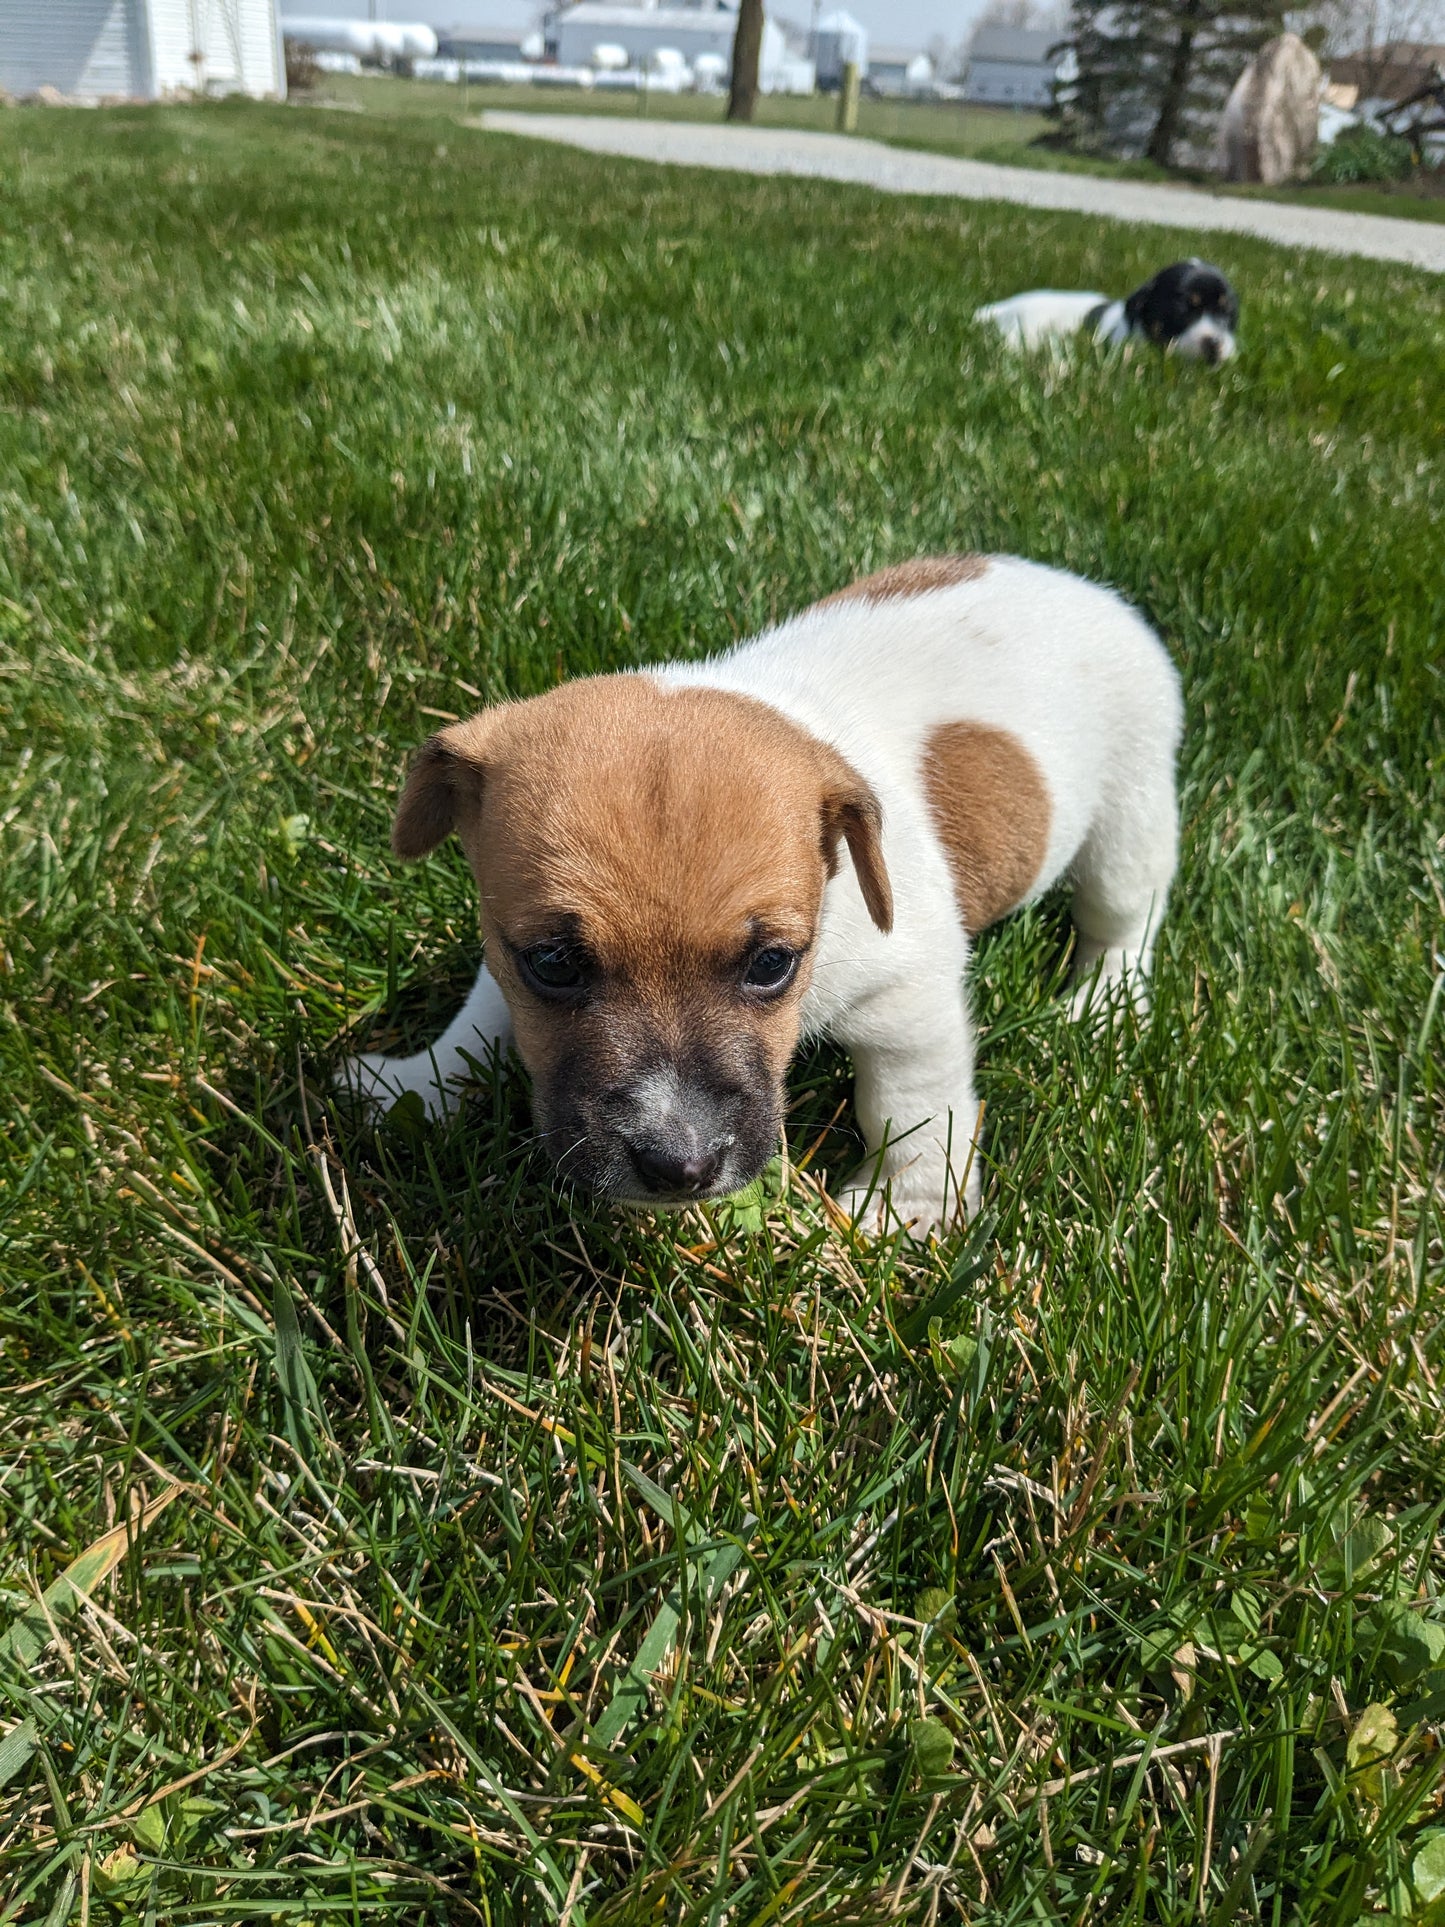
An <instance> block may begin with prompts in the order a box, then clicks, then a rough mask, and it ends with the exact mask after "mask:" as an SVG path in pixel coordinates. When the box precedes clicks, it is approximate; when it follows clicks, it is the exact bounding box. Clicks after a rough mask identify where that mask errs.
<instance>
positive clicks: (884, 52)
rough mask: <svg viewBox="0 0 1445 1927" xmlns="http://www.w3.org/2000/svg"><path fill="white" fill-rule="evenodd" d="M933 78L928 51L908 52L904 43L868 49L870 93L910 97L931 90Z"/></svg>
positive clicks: (931, 63)
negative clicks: (901, 45) (926, 52)
mask: <svg viewBox="0 0 1445 1927" xmlns="http://www.w3.org/2000/svg"><path fill="white" fill-rule="evenodd" d="M933 82H934V72H933V62H932V61H931V60H930V59H929V57H928V55H927V54H921V53H916V52H910V51H909V49H908V48H907V47H870V48H869V49H868V91H869V93H870V94H887V95H888V96H890V98H891V97H894V96H898V95H902V96H903V97H905V98H913V97H916V96H917V95H919V94H926V93H929V92H931V91H932V88H933Z"/></svg>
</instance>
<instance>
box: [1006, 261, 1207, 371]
mask: <svg viewBox="0 0 1445 1927" xmlns="http://www.w3.org/2000/svg"><path fill="white" fill-rule="evenodd" d="M973 318H974V320H975V321H987V322H990V323H991V324H992V325H993V326H994V327H995V328H997V329H998V330H999V332H1000V334H1002V335H1003V337H1004V339H1005V340H1006V341H1008V342H1011V343H1012V344H1013V345H1014V346H1015V347H1018V348H1037V347H1039V346H1040V345H1042V344H1043V343H1045V342H1049V341H1059V340H1063V339H1064V338H1065V337H1067V336H1069V335H1075V334H1089V335H1092V336H1093V338H1094V340H1095V341H1101V342H1104V343H1106V344H1108V345H1109V346H1110V347H1117V346H1118V345H1119V344H1120V343H1121V342H1125V341H1136V340H1138V341H1152V342H1153V343H1154V345H1155V347H1156V348H1163V349H1165V350H1167V351H1168V352H1169V353H1171V354H1176V355H1187V356H1189V357H1190V359H1191V360H1194V361H1205V362H1208V363H1209V364H1210V365H1211V366H1214V365H1217V364H1218V363H1219V362H1221V361H1228V360H1229V358H1230V356H1231V355H1232V354H1233V353H1234V347H1235V342H1234V332H1235V329H1236V328H1237V327H1238V326H1239V297H1238V295H1237V294H1236V293H1235V292H1234V289H1233V288H1232V287H1230V285H1229V283H1228V281H1227V280H1226V279H1225V277H1224V276H1223V275H1222V274H1221V273H1220V271H1219V269H1218V268H1212V267H1210V265H1209V263H1208V262H1207V261H1200V260H1199V259H1197V258H1194V257H1191V259H1190V260H1188V261H1175V262H1174V263H1173V264H1172V266H1170V267H1167V268H1161V269H1160V270H1159V272H1158V274H1156V275H1155V276H1154V278H1153V279H1152V280H1151V281H1146V282H1145V283H1144V285H1143V287H1142V288H1136V289H1135V290H1134V292H1133V293H1132V294H1131V295H1129V296H1128V297H1127V299H1125V300H1123V301H1111V300H1110V299H1109V297H1108V295H1106V294H1069V293H1065V292H1063V291H1062V290H1060V289H1057V288H1036V289H1034V290H1033V291H1032V292H1031V293H1029V294H1016V295H1012V296H1011V297H1010V298H1009V299H1008V300H1007V301H995V302H993V303H992V304H991V305H990V306H988V307H986V308H980V309H978V311H977V312H976V313H975V315H974V317H973Z"/></svg>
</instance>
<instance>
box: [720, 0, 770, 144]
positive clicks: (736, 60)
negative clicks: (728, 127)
mask: <svg viewBox="0 0 1445 1927" xmlns="http://www.w3.org/2000/svg"><path fill="white" fill-rule="evenodd" d="M762 55H763V0H741V4H740V5H739V7H738V25H737V32H736V33H735V34H734V35H733V78H732V87H731V89H730V91H729V93H728V119H729V120H751V119H752V117H753V109H754V108H755V107H756V106H757V104H758V64H759V62H760V61H761V59H762Z"/></svg>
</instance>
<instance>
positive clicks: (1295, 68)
mask: <svg viewBox="0 0 1445 1927" xmlns="http://www.w3.org/2000/svg"><path fill="white" fill-rule="evenodd" d="M1323 85H1324V75H1323V73H1322V72H1321V70H1320V63H1319V62H1318V60H1316V59H1315V57H1314V55H1313V54H1312V53H1311V52H1310V50H1309V48H1308V47H1307V46H1306V45H1305V43H1304V42H1303V40H1301V39H1300V37H1299V35H1298V34H1297V33H1282V34H1280V35H1279V37H1278V38H1277V39H1275V40H1271V41H1270V42H1269V43H1268V45H1267V46H1264V47H1261V48H1260V50H1259V52H1258V53H1257V54H1256V55H1255V57H1254V59H1253V60H1251V61H1250V63H1249V65H1248V66H1247V67H1246V68H1245V70H1244V72H1243V73H1242V74H1241V75H1240V76H1239V79H1238V80H1237V81H1236V82H1235V83H1234V91H1233V92H1232V93H1231V94H1230V96H1229V99H1228V101H1227V102H1226V103H1225V108H1224V114H1223V117H1222V119H1221V120H1220V123H1219V139H1218V145H1217V156H1216V158H1217V164H1218V167H1219V171H1220V173H1221V174H1222V175H1223V176H1224V178H1225V180H1227V181H1259V182H1262V183H1263V185H1264V186H1266V187H1274V186H1277V185H1278V183H1279V182H1281V181H1290V180H1294V179H1296V178H1297V177H1298V176H1299V175H1301V174H1302V173H1304V171H1305V169H1306V168H1307V167H1308V166H1309V164H1310V161H1311V159H1312V158H1313V156H1314V151H1315V146H1316V143H1317V141H1318V139H1319V121H1320V94H1321V91H1322V88H1323Z"/></svg>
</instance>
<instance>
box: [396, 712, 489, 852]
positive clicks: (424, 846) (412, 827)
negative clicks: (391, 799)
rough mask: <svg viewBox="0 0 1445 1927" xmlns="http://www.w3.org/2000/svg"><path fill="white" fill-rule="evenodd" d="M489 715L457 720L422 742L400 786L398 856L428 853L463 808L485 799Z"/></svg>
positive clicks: (397, 825)
mask: <svg viewBox="0 0 1445 1927" xmlns="http://www.w3.org/2000/svg"><path fill="white" fill-rule="evenodd" d="M490 734H491V729H490V725H489V718H488V717H487V716H485V715H482V716H473V717H471V718H470V719H469V720H468V721H467V722H464V723H453V724H452V726H451V727H450V728H449V729H443V730H439V731H438V732H437V734H436V735H435V736H432V737H430V738H429V739H428V740H427V741H426V742H425V743H423V744H422V746H421V749H420V751H419V752H418V755H417V758H416V761H415V762H414V763H413V764H412V766H411V769H410V771H409V772H408V775H407V779H406V782H405V784H404V785H403V787H402V792H401V800H400V801H399V802H398V804H397V806H396V818H395V821H394V822H393V823H392V826H391V847H392V849H393V850H394V851H395V852H396V854H397V855H398V856H404V857H416V856H425V855H426V854H427V852H428V851H429V850H434V849H435V848H436V846H437V845H438V843H440V842H441V841H442V839H443V838H444V837H446V836H449V835H450V834H451V832H452V831H453V830H454V829H456V827H457V824H458V820H459V817H460V815H461V813H462V812H463V811H467V810H472V809H475V808H476V807H477V806H478V805H479V804H480V802H481V800H482V784H483V781H484V779H485V771H486V763H485V760H484V757H485V745H486V740H487V737H488V736H489V735H490Z"/></svg>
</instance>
